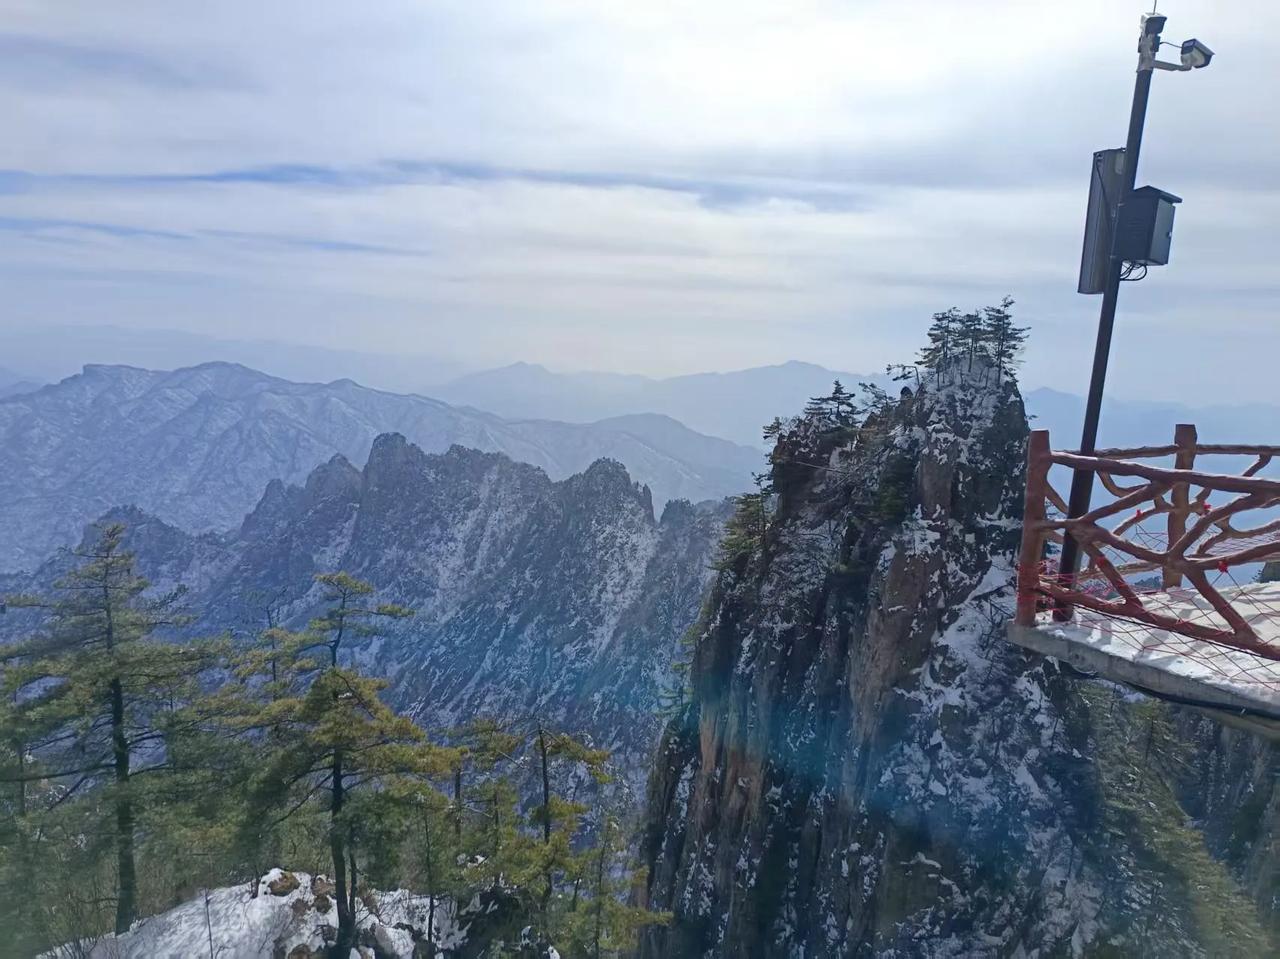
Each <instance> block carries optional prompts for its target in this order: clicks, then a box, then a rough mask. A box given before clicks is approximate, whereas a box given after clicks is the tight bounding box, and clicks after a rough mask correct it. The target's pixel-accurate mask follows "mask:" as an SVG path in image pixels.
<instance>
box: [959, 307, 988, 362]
mask: <svg viewBox="0 0 1280 959" xmlns="http://www.w3.org/2000/svg"><path fill="white" fill-rule="evenodd" d="M956 332H957V334H958V335H959V339H960V342H961V344H962V345H963V349H964V356H965V370H966V372H969V373H972V372H973V364H974V361H975V360H981V359H984V358H990V355H991V353H990V350H989V348H988V344H987V336H986V327H985V326H984V325H983V317H982V313H981V312H980V311H979V310H972V311H970V312H968V313H964V314H961V315H960V317H959V318H958V319H957V321H956Z"/></svg>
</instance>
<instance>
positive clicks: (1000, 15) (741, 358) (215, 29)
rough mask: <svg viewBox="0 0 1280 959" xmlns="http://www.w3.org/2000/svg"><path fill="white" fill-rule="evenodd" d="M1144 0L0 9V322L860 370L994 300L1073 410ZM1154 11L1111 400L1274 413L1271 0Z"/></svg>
mask: <svg viewBox="0 0 1280 959" xmlns="http://www.w3.org/2000/svg"><path fill="white" fill-rule="evenodd" d="M1144 6H1145V4H1144V3H1142V2H1134V3H1127V2H1116V0H1106V2H1102V0H1073V2H1072V3H1069V4H1063V3H1047V2H1045V3H1042V2H1027V0H1021V2H1013V0H966V2H963V3H961V2H945V3H944V2H931V0H920V2H911V3H905V2H901V0H893V2H888V0H883V2H882V0H864V2H853V0H844V2H828V0H788V2H786V3H780V2H757V0H699V2H698V3H694V4H690V3H687V2H684V3H677V2H668V0H646V2H644V3H636V2H634V0H628V2H616V3H615V2H612V0H465V2H454V0H363V2H359V3H357V2H354V0H352V2H344V3H337V2H327V0H307V2H294V0H272V2H270V3H262V2H260V0H255V2H245V0H219V2H217V3H190V2H188V3H174V2H173V0H166V2H151V0H134V2H130V3H127V4H104V3H101V2H93V0H85V2H78V0H61V2H58V3H49V2H47V0H0V117H3V118H4V124H5V130H4V134H3V136H0V332H3V331H4V329H5V328H6V327H7V328H8V329H9V330H10V332H12V331H14V330H24V329H29V328H31V327H32V326H39V325H58V326H62V325H66V324H71V325H102V324H109V325H112V326H117V327H126V328H136V329H143V330H149V329H164V330H175V331H182V332H184V333H188V334H202V335H208V336H216V337H225V338H235V339H255V340H258V339H268V340H279V341H285V342H290V343H297V344H302V345H305V346H310V347H329V348H354V349H359V350H361V351H364V352H367V353H386V354H394V355H395V356H397V357H399V358H400V359H401V360H403V359H404V358H405V357H406V356H407V357H412V356H417V355H421V356H424V357H432V358H436V359H440V360H447V361H450V362H453V363H457V364H461V365H463V366H466V367H471V368H479V367H485V366H496V365H501V364H505V363H509V362H514V361H517V360H523V361H531V362H540V363H543V364H545V365H547V366H549V367H551V368H553V369H561V370H576V369H607V370H617V371H622V372H638V373H647V374H651V375H671V374H678V373H685V372H693V371H701V370H727V369H734V368H741V367H746V366H752V365H759V364H766V363H776V362H781V361H784V360H788V359H799V360H806V361H810V362H816V363H821V364H824V365H826V366H829V367H833V368H838V369H853V370H866V371H874V370H876V369H879V368H882V367H883V366H884V364H885V363H888V362H891V361H897V360H900V359H904V358H907V357H909V356H910V355H911V354H912V353H913V352H914V350H915V349H916V347H917V346H918V345H919V342H920V340H921V338H922V334H923V330H924V327H925V326H926V325H927V322H928V317H929V315H930V314H931V313H932V312H934V311H936V310H941V309H945V308H947V307H949V306H952V305H957V306H960V307H966V308H967V307H972V306H977V305H980V304H984V303H990V302H994V301H996V300H998V299H999V298H1000V297H1001V296H1002V295H1004V294H1006V293H1008V294H1011V295H1012V296H1014V297H1015V299H1016V300H1017V301H1018V310H1019V318H1020V319H1021V320H1022V321H1023V322H1026V323H1028V324H1029V325H1031V327H1032V329H1033V333H1032V340H1031V344H1030V348H1029V350H1028V355H1027V357H1026V366H1025V371H1024V374H1023V378H1024V381H1026V382H1028V383H1030V384H1032V385H1049V386H1054V387H1057V388H1060V389H1066V390H1070V391H1073V392H1077V393H1079V392H1083V391H1084V390H1085V388H1086V386H1087V381H1088V369H1089V363H1090V357H1091V354H1092V349H1093V337H1094V330H1095V328H1096V318H1097V310H1098V305H1099V298H1098V297H1089V296H1081V295H1079V294H1077V293H1076V292H1075V286H1076V271H1077V268H1078V262H1079V251H1080V234H1081V228H1082V225H1083V219H1084V202H1085V197H1086V195H1087V190H1088V172H1089V162H1090V156H1091V154H1092V152H1093V151H1094V150H1095V149H1100V148H1104V147H1110V146H1120V145H1123V141H1124V135H1125V127H1126V123H1127V118H1128V110H1129V98H1130V95H1131V90H1132V83H1133V70H1134V66H1135V62H1136V58H1135V52H1134V51H1135V44H1136V39H1137V31H1138V18H1139V15H1140V13H1141V12H1142V10H1143V9H1144ZM1161 7H1162V9H1161V12H1162V13H1164V14H1166V15H1167V16H1168V17H1169V25H1168V27H1167V29H1166V32H1165V38H1166V39H1169V40H1182V39H1184V38H1186V37H1190V36H1198V37H1199V38H1201V39H1202V40H1204V41H1205V42H1206V43H1208V45H1209V46H1210V47H1212V48H1213V49H1214V50H1215V51H1217V57H1216V58H1215V59H1214V61H1213V63H1212V64H1211V66H1210V67H1209V68H1208V69H1205V70H1197V71H1194V72H1190V73H1159V74H1157V75H1156V77H1155V83H1154V90H1153V94H1152V100H1151V107H1150V111H1149V114H1148V122H1147V138H1146V140H1145V142H1144V145H1143V151H1142V162H1141V164H1140V170H1139V183H1152V184H1154V185H1157V186H1160V187H1161V188H1163V189H1166V190H1169V191H1171V192H1173V193H1176V194H1178V195H1180V196H1182V197H1183V198H1184V203H1183V204H1182V205H1181V206H1180V207H1179V210H1178V214H1177V223H1176V228H1175V233H1174V241H1173V254H1172V262H1171V263H1170V265H1169V266H1168V267H1165V268H1153V269H1152V270H1151V273H1150V275H1149V277H1148V278H1147V279H1146V280H1145V281H1143V282H1142V283H1134V284H1126V286H1125V288H1124V290H1123V291H1122V298H1121V305H1120V315H1119V319H1118V321H1117V333H1116V339H1115V344H1114V353H1113V357H1114V358H1113V362H1112V373H1111V378H1110V381H1109V389H1111V390H1112V391H1113V392H1115V393H1116V394H1117V395H1123V396H1129V397H1142V396H1150V397H1152V398H1181V399H1186V398H1188V396H1189V394H1191V393H1193V392H1194V393H1196V394H1197V395H1199V396H1201V397H1207V398H1210V399H1213V400H1219V401H1251V400H1266V399H1269V398H1274V391H1273V389H1272V370H1273V368H1274V357H1275V356H1276V354H1277V352H1280V325H1278V324H1277V323H1276V322H1275V317H1276V306H1277V303H1278V301H1280V268H1278V267H1277V266H1276V264H1277V262H1280V231H1278V230H1277V229H1276V223H1277V220H1278V219H1280V110H1276V109H1274V104H1272V103H1271V102H1270V101H1271V100H1272V99H1274V97H1275V96H1276V91H1277V89H1280V82H1278V81H1280V49H1277V44H1276V40H1277V39H1280V8H1278V7H1276V6H1275V5H1273V4H1270V3H1265V2H1262V0H1255V2H1244V0H1237V2H1232V3H1229V4H1228V3H1224V2H1217V3H1213V2H1191V0H1182V2H1177V3H1175V2H1172V0H1167V2H1166V3H1163V4H1161ZM1173 54H1176V49H1174V50H1172V52H1171V55H1173ZM74 339H75V338H74V337H68V338H67V341H68V342H67V345H66V349H67V350H68V351H71V352H74V351H75V349H76V346H75V343H74ZM4 365H5V358H4V357H3V356H0V366H4Z"/></svg>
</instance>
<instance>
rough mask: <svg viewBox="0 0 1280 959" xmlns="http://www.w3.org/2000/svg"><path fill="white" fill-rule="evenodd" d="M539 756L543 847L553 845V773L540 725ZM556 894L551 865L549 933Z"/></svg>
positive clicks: (546, 901)
mask: <svg viewBox="0 0 1280 959" xmlns="http://www.w3.org/2000/svg"><path fill="white" fill-rule="evenodd" d="M538 756H539V758H540V759H541V761H542V845H543V846H544V847H545V846H550V845H551V771H550V769H549V768H548V765H547V734H546V730H544V729H543V728H542V723H541V722H539V723H538ZM552 892H554V879H553V877H552V875H551V866H550V863H548V865H547V875H546V888H544V889H543V891H542V926H543V930H544V931H546V932H549V931H550V930H549V928H548V926H549V923H548V914H549V910H550V906H551V894H552Z"/></svg>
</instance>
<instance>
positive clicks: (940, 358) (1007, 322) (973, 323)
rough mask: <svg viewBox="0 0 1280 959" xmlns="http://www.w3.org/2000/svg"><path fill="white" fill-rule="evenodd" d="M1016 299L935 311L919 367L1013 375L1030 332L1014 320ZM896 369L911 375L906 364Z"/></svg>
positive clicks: (941, 373)
mask: <svg viewBox="0 0 1280 959" xmlns="http://www.w3.org/2000/svg"><path fill="white" fill-rule="evenodd" d="M1013 302H1014V301H1013V299H1012V298H1011V297H1008V296H1006V297H1005V298H1004V299H1002V300H1001V301H1000V302H999V304H997V305H996V306H987V307H983V308H982V309H980V310H972V311H970V312H968V313H961V312H960V311H959V310H958V309H956V308H955V307H952V308H951V309H949V310H946V311H945V312H942V313H935V314H934V315H933V321H932V322H931V323H930V324H929V330H928V334H927V336H928V343H927V344H926V345H925V346H924V347H923V348H922V349H921V350H920V353H919V356H918V364H919V367H921V368H924V369H926V370H930V371H933V372H934V373H936V374H938V375H939V376H943V377H952V376H955V375H958V374H968V373H972V372H973V370H974V367H975V366H977V368H978V369H981V370H982V371H983V372H984V375H985V373H986V371H987V370H989V369H994V370H995V372H996V380H997V382H1000V381H1001V380H1003V379H1004V378H1005V377H1013V376H1014V371H1015V369H1016V368H1017V365H1018V361H1019V358H1020V357H1021V354H1022V350H1023V348H1024V346H1025V344H1026V339H1027V331H1028V328H1027V327H1025V326H1017V325H1016V324H1015V323H1014V322H1013V312H1012V307H1013ZM897 368H898V370H899V376H898V377H897V378H899V379H903V378H905V377H906V376H907V375H909V373H908V368H907V367H905V366H902V365H899V366H898V367H897ZM890 369H891V370H893V369H894V367H893V366H891V367H890Z"/></svg>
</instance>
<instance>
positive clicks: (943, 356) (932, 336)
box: [919, 306, 960, 373]
mask: <svg viewBox="0 0 1280 959" xmlns="http://www.w3.org/2000/svg"><path fill="white" fill-rule="evenodd" d="M959 327H960V311H959V310H957V309H956V308H955V307H954V306H953V307H952V308H951V309H949V310H946V311H945V312H942V313H935V314H933V322H931V323H930V324H929V331H928V334H927V336H928V339H929V344H928V346H926V347H924V348H923V349H921V350H920V356H919V362H920V365H921V366H923V367H924V368H925V369H927V370H932V371H934V372H935V373H940V372H942V371H943V370H945V369H947V368H948V366H949V365H950V364H951V361H952V359H953V357H955V356H956V354H957V352H958V350H959V349H960V335H959Z"/></svg>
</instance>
